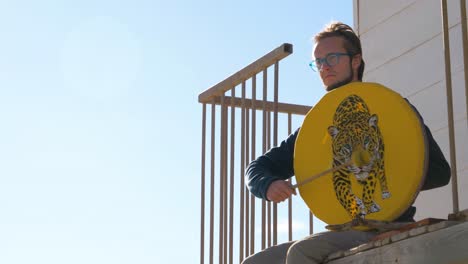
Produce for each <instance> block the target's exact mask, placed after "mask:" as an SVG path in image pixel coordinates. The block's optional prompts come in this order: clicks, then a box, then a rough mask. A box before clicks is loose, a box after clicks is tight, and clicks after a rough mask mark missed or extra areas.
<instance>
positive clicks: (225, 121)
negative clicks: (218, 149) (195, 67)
mask: <svg viewBox="0 0 468 264" xmlns="http://www.w3.org/2000/svg"><path fill="white" fill-rule="evenodd" d="M222 120H223V128H224V129H223V145H224V148H223V208H224V211H223V224H224V225H223V233H224V234H223V238H224V239H223V252H224V253H223V263H224V264H227V259H228V254H227V253H228V210H229V207H228V191H227V190H228V165H227V158H228V123H229V122H228V106H227V104H226V103H225V104H224V108H223V119H222Z"/></svg>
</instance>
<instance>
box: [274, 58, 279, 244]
mask: <svg viewBox="0 0 468 264" xmlns="http://www.w3.org/2000/svg"><path fill="white" fill-rule="evenodd" d="M274 74H275V75H274V92H273V103H274V109H273V111H274V112H273V146H275V147H276V146H278V93H279V92H278V91H279V90H278V86H279V62H278V61H277V62H276V63H275V73H274ZM277 244H278V205H277V204H276V203H274V204H273V245H277Z"/></svg>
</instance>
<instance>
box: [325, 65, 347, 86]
mask: <svg viewBox="0 0 468 264" xmlns="http://www.w3.org/2000/svg"><path fill="white" fill-rule="evenodd" d="M349 72H350V73H349V76H348V77H347V78H345V79H344V80H342V81H339V82H337V83H334V84H332V85H329V86H327V88H326V90H327V92H329V91H331V90H334V89H336V88H338V87H340V86H343V85H345V84H348V83H350V82H352V81H353V79H354V71H353V68H352V67H351V65H349Z"/></svg>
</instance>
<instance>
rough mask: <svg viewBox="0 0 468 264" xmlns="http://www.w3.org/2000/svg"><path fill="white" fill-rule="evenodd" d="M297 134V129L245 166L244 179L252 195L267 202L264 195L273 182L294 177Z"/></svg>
mask: <svg viewBox="0 0 468 264" xmlns="http://www.w3.org/2000/svg"><path fill="white" fill-rule="evenodd" d="M298 133H299V129H297V130H296V131H295V132H294V133H293V134H291V135H289V137H288V138H287V139H286V140H284V141H282V142H281V144H280V145H279V146H278V147H273V148H271V149H270V150H268V151H267V152H266V153H265V154H263V155H261V156H260V157H258V158H257V159H255V160H253V161H252V162H251V163H250V164H249V166H247V169H246V174H245V177H246V182H247V187H248V188H249V190H250V192H251V193H252V194H254V195H255V196H257V197H259V198H262V199H265V200H267V198H266V193H267V190H268V187H269V186H270V184H271V183H272V182H273V181H276V180H286V179H288V178H291V177H292V176H293V175H294V162H293V158H294V145H295V143H296V138H297V134H298Z"/></svg>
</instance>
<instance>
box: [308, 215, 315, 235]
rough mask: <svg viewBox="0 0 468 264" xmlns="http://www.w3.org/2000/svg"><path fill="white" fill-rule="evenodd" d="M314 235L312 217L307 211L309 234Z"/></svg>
mask: <svg viewBox="0 0 468 264" xmlns="http://www.w3.org/2000/svg"><path fill="white" fill-rule="evenodd" d="M313 233H314V215H313V214H312V212H311V211H309V234H311V235H312V234H313Z"/></svg>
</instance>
